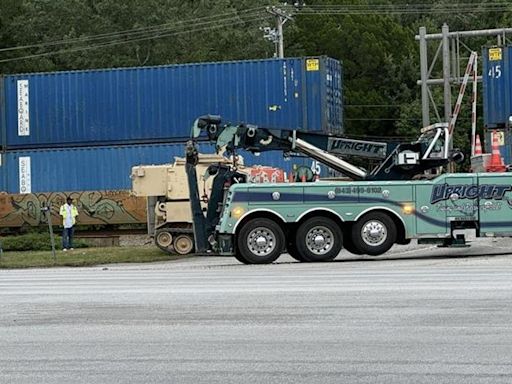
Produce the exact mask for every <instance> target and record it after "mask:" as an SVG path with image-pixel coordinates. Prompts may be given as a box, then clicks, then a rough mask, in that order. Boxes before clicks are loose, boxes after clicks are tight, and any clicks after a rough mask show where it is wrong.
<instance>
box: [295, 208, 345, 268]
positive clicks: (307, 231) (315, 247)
mask: <svg viewBox="0 0 512 384" xmlns="http://www.w3.org/2000/svg"><path fill="white" fill-rule="evenodd" d="M295 246H296V247H297V251H298V253H299V254H300V255H301V257H302V258H304V260H305V261H312V262H314V261H331V260H334V259H335V258H336V256H338V254H339V253H340V251H341V248H342V246H343V232H341V228H340V227H339V226H338V224H336V223H335V222H334V221H333V220H331V219H329V218H327V217H312V218H311V219H308V220H306V221H305V222H304V223H302V225H301V226H300V227H299V229H298V230H297V234H296V236H295Z"/></svg>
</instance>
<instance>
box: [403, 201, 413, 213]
mask: <svg viewBox="0 0 512 384" xmlns="http://www.w3.org/2000/svg"><path fill="white" fill-rule="evenodd" d="M402 212H403V214H404V215H411V214H413V213H414V205H412V204H403V205H402Z"/></svg>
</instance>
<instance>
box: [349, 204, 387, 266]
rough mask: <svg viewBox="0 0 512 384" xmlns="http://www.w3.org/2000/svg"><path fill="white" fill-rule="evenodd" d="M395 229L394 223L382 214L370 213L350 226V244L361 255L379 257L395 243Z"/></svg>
mask: <svg viewBox="0 0 512 384" xmlns="http://www.w3.org/2000/svg"><path fill="white" fill-rule="evenodd" d="M396 237H397V229H396V225H395V222H394V221H393V219H391V218H390V217H389V216H388V215H386V214H385V213H382V212H370V213H367V214H366V215H364V216H363V217H362V218H360V219H359V220H358V221H357V222H356V223H355V224H354V225H353V226H352V242H353V243H354V247H355V248H356V249H357V250H358V251H359V252H361V253H366V254H368V255H370V256H379V255H382V254H383V253H385V252H387V251H388V250H389V249H390V248H391V247H392V246H393V244H394V243H395V241H396Z"/></svg>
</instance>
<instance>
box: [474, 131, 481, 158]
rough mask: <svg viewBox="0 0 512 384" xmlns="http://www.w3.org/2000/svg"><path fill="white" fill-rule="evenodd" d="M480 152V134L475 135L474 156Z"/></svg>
mask: <svg viewBox="0 0 512 384" xmlns="http://www.w3.org/2000/svg"><path fill="white" fill-rule="evenodd" d="M481 154H482V143H481V142H480V136H479V135H476V138H475V156H478V155H481Z"/></svg>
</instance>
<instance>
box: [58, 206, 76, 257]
mask: <svg viewBox="0 0 512 384" xmlns="http://www.w3.org/2000/svg"><path fill="white" fill-rule="evenodd" d="M59 213H60V215H61V216H62V225H63V227H64V230H63V231H62V250H63V251H67V250H68V249H70V250H72V249H73V232H74V228H73V227H74V225H75V223H76V217H77V216H78V209H76V207H75V206H74V205H73V199H72V198H71V197H68V198H67V199H66V204H63V205H61V207H60V212H59Z"/></svg>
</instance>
